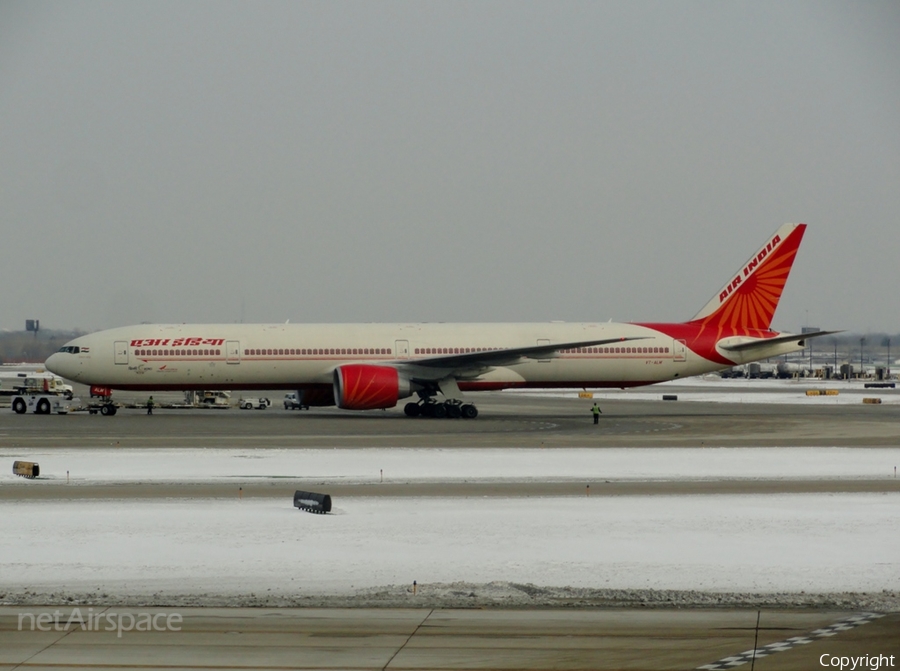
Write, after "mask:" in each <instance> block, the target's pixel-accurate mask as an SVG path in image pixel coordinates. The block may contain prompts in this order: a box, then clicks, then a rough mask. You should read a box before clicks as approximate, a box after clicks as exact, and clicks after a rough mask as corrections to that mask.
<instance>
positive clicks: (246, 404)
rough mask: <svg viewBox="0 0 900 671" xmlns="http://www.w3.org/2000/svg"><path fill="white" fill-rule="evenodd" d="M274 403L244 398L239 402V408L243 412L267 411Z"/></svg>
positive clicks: (262, 399)
mask: <svg viewBox="0 0 900 671" xmlns="http://www.w3.org/2000/svg"><path fill="white" fill-rule="evenodd" d="M270 405H272V401H270V400H269V399H267V398H242V399H241V400H240V401H238V407H239V408H240V409H241V410H265V409H266V408H268V407H269V406H270Z"/></svg>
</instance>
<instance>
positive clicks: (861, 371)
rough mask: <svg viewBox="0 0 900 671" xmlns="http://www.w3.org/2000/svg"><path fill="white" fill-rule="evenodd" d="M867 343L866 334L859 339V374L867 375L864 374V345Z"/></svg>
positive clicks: (861, 375)
mask: <svg viewBox="0 0 900 671" xmlns="http://www.w3.org/2000/svg"><path fill="white" fill-rule="evenodd" d="M865 344H866V339H865V336H864V337H862V338H860V339H859V376H860V377H861V378H862V377H865V375H863V347H864V346H865Z"/></svg>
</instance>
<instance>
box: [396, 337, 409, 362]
mask: <svg viewBox="0 0 900 671" xmlns="http://www.w3.org/2000/svg"><path fill="white" fill-rule="evenodd" d="M394 356H396V357H398V358H400V359H408V358H409V340H395V341H394Z"/></svg>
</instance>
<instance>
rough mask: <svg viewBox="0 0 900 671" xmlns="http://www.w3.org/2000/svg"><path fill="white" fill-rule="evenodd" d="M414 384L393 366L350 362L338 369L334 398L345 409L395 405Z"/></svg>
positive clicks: (391, 406)
mask: <svg viewBox="0 0 900 671" xmlns="http://www.w3.org/2000/svg"><path fill="white" fill-rule="evenodd" d="M412 393H413V385H412V383H411V382H410V381H409V379H408V378H406V377H404V376H402V375H400V373H399V371H398V370H397V369H396V368H391V367H390V366H372V365H368V364H347V365H345V366H338V367H337V368H335V369H334V400H335V402H336V403H337V405H338V407H339V408H344V409H345V410H372V409H374V408H393V407H394V406H395V405H397V401H398V400H399V399H401V398H406V397H407V396H411V395H412Z"/></svg>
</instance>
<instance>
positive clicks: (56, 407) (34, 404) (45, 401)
mask: <svg viewBox="0 0 900 671" xmlns="http://www.w3.org/2000/svg"><path fill="white" fill-rule="evenodd" d="M10 407H11V408H12V411H13V412H14V413H16V414H17V415H24V414H25V413H26V412H33V413H34V414H36V415H49V414H50V413H51V412H55V413H56V414H58V415H65V414H66V413H67V412H69V407H70V403H69V399H67V398H65V396H62V395H61V394H49V393H21V394H19V395H18V396H14V397H13V399H12V403H11V404H10Z"/></svg>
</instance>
